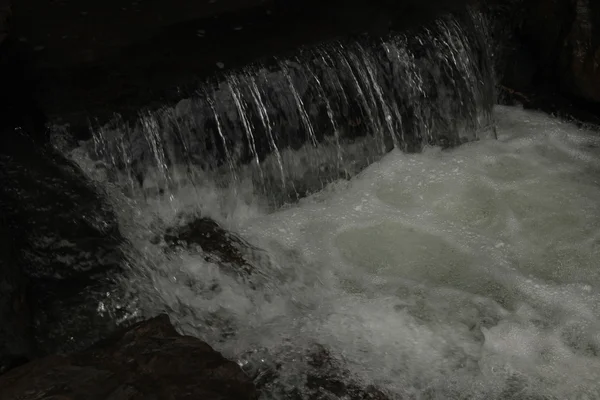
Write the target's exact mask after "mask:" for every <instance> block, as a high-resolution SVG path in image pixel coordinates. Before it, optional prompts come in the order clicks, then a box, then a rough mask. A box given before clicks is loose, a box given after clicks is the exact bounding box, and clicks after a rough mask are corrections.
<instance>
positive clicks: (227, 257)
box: [164, 217, 257, 275]
mask: <svg viewBox="0 0 600 400" xmlns="http://www.w3.org/2000/svg"><path fill="white" fill-rule="evenodd" d="M164 241H165V243H166V244H167V246H168V249H170V250H173V249H175V248H177V247H185V248H186V249H188V250H190V249H193V248H197V249H198V250H200V251H201V253H202V256H203V257H204V259H205V260H206V261H208V262H212V263H216V264H219V265H220V266H221V267H222V268H224V269H225V270H226V271H227V272H232V273H235V274H241V275H248V274H251V273H252V271H253V270H254V268H253V267H252V265H251V264H250V262H249V261H248V255H247V253H248V252H249V251H255V250H257V249H255V248H254V247H253V246H252V245H251V244H249V243H248V242H246V241H244V240H243V239H242V238H240V237H238V236H236V235H234V234H233V233H231V232H229V231H227V230H225V229H223V228H222V227H221V226H220V225H219V224H217V223H216V222H215V221H213V220H212V219H210V218H206V217H199V218H196V219H193V220H192V221H190V222H187V223H185V224H184V225H182V226H180V227H177V228H170V229H168V230H167V232H166V233H165V235H164Z"/></svg>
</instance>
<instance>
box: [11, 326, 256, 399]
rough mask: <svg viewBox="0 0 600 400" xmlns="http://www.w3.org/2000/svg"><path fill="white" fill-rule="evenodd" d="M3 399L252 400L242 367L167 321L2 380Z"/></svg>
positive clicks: (35, 364)
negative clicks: (176, 329)
mask: <svg viewBox="0 0 600 400" xmlns="http://www.w3.org/2000/svg"><path fill="white" fill-rule="evenodd" d="M0 393H2V398H3V399H4V398H6V399H21V400H34V399H41V398H48V399H49V398H53V399H65V400H67V399H89V400H101V399H119V400H138V399H139V400H142V399H144V400H146V399H165V400H167V399H168V400H183V399H203V400H213V399H214V400H216V399H219V400H227V399H231V400H244V399H248V400H250V399H256V398H257V391H256V389H255V387H254V385H253V383H252V381H251V380H250V378H248V377H247V376H246V375H245V374H244V373H243V372H242V370H241V369H240V367H239V366H238V365H237V364H236V363H234V362H232V361H229V360H227V359H225V358H224V357H223V356H222V355H221V354H219V353H218V352H216V351H215V350H213V349H212V348H211V347H210V346H209V345H208V344H206V343H204V342H202V341H201V340H199V339H196V338H193V337H189V336H181V335H179V334H178V333H177V332H176V331H175V329H174V328H173V327H172V325H171V324H170V322H169V319H168V317H166V316H160V317H157V318H154V319H151V320H149V321H145V322H142V323H139V324H137V325H134V326H133V327H131V328H130V329H127V330H125V331H122V332H120V333H118V334H115V335H114V336H111V337H110V338H108V339H106V340H104V341H102V342H100V343H98V344H96V345H95V346H93V347H92V348H90V349H88V350H85V351H82V352H79V353H75V354H72V355H69V356H61V355H57V356H50V357H47V358H43V359H39V360H36V361H33V362H31V363H28V364H26V365H23V366H21V367H19V368H16V369H13V370H12V371H10V372H8V373H7V374H5V375H3V376H0Z"/></svg>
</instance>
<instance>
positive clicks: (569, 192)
mask: <svg viewBox="0 0 600 400" xmlns="http://www.w3.org/2000/svg"><path fill="white" fill-rule="evenodd" d="M496 114H497V118H498V122H499V127H498V128H499V129H498V134H499V140H498V141H482V142H477V143H471V144H467V145H464V146H462V147H460V148H458V149H455V150H452V151H443V152H442V151H440V150H439V149H429V150H427V151H426V152H425V153H424V154H418V155H406V154H402V153H400V152H392V153H390V154H388V155H387V156H385V157H384V158H383V159H382V160H381V161H380V162H378V163H375V164H373V165H371V166H370V167H368V168H367V169H366V170H365V171H363V172H362V173H361V174H360V175H359V176H357V177H356V178H354V179H352V180H351V181H350V182H345V181H340V182H336V183H333V184H331V185H329V186H328V187H327V188H325V189H324V190H323V191H321V192H319V193H317V194H315V195H313V196H311V197H309V198H306V199H304V200H302V201H300V202H299V203H298V204H297V205H294V206H292V207H288V208H286V209H283V210H280V211H277V212H272V213H265V212H264V209H263V208H260V207H253V206H252V204H258V203H260V201H259V200H257V199H255V198H252V196H251V195H249V196H246V200H245V201H243V199H242V198H237V200H236V202H234V203H232V204H233V206H232V207H231V208H229V212H228V214H227V213H226V214H227V216H228V218H229V219H230V222H231V223H230V224H229V225H228V226H229V227H231V228H232V229H236V230H237V231H238V232H239V233H240V234H241V235H242V236H243V237H244V238H246V239H248V240H249V241H251V242H252V243H253V244H255V245H257V246H258V247H260V248H262V249H265V251H266V253H267V255H268V262H264V263H263V264H261V265H260V266H259V268H260V269H261V272H262V273H261V274H259V276H257V277H256V278H251V279H255V280H256V283H257V285H256V287H257V289H251V288H250V287H249V286H248V284H247V283H245V282H243V281H240V280H238V279H235V278H233V277H229V276H227V275H226V274H224V273H223V272H220V271H219V270H218V268H217V267H215V266H214V265H211V264H209V263H207V262H205V261H202V260H201V258H200V257H199V256H195V255H193V254H186V253H182V254H178V255H176V256H171V257H169V258H167V257H165V256H163V255H161V254H160V253H159V252H157V251H153V250H148V251H147V252H146V255H147V260H146V262H147V263H148V265H150V266H151V267H148V268H149V269H148V270H146V272H149V273H150V276H151V281H152V285H148V284H147V281H144V280H141V281H140V282H142V283H140V285H147V286H143V287H142V288H141V290H142V291H143V292H145V296H146V297H145V299H144V302H143V307H145V310H146V311H147V312H157V311H160V310H163V309H167V310H168V311H169V312H170V313H171V315H172V318H173V319H174V320H175V321H176V322H177V323H178V324H179V326H180V328H181V329H182V330H184V331H185V332H186V333H190V334H194V335H197V336H200V337H202V338H204V339H206V340H208V341H209V342H210V343H211V344H212V345H214V346H215V347H216V348H217V349H218V350H220V351H222V352H224V353H225V354H226V355H227V356H228V357H232V358H235V359H238V360H240V363H241V364H242V365H245V364H246V363H247V362H248V360H254V361H255V360H256V357H258V359H260V360H263V361H264V362H268V360H277V362H279V363H280V364H281V366H280V369H279V378H278V379H279V382H280V383H281V385H283V386H285V385H288V386H290V387H291V386H298V385H299V386H300V387H302V385H303V381H302V379H303V378H302V377H303V376H304V374H305V372H306V370H307V368H308V367H307V365H306V362H304V361H303V360H304V359H303V356H302V354H303V353H304V352H305V350H306V349H308V348H310V346H312V344H314V343H320V344H322V345H323V346H325V347H326V348H327V349H329V350H330V351H331V353H332V355H333V356H334V357H335V358H337V359H338V360H340V362H341V363H342V364H343V365H344V367H345V368H347V369H349V371H350V372H351V374H352V376H353V379H356V380H359V381H364V382H368V383H374V384H376V385H377V386H379V387H381V388H382V389H384V390H386V391H388V392H389V393H390V394H391V395H392V396H397V397H399V396H413V397H411V398H418V399H421V398H427V399H429V398H432V399H449V398H481V399H490V398H511V399H517V398H529V397H527V396H538V397H535V398H560V399H562V398H570V399H575V398H582V399H583V398H586V397H585V396H587V398H590V399H592V398H600V290H599V289H600V268H599V267H600V265H599V264H600V207H599V206H598V199H600V180H599V177H600V136H599V135H598V133H597V132H591V131H585V130H579V129H577V128H576V127H574V126H572V125H569V124H567V123H563V122H560V121H557V120H554V119H552V118H550V117H548V116H546V115H544V114H540V113H533V112H527V111H523V110H520V109H516V108H507V107H498V108H497V109H496ZM207 188H209V186H206V187H204V189H203V188H200V190H201V191H202V190H204V193H212V197H211V196H208V195H205V196H204V197H202V199H203V201H204V200H206V202H205V203H203V205H202V207H203V210H205V212H207V213H208V214H209V215H210V211H207V210H210V209H212V210H217V209H218V210H219V212H216V211H215V212H214V213H213V214H214V216H216V215H223V211H222V210H223V205H222V200H223V199H224V198H225V197H226V196H225V197H223V196H224V194H223V192H219V190H217V189H214V188H213V189H207ZM196 190H198V188H196ZM190 193H191V192H190ZM178 195H179V196H182V197H181V198H180V199H178V200H177V201H180V202H183V203H185V202H186V197H185V192H180V193H179V194H178ZM189 195H190V196H191V194H189ZM197 199H198V198H197V197H196V200H194V201H197ZM210 199H212V200H210ZM161 207H162V208H164V207H167V206H165V204H164V203H155V204H153V205H151V206H149V209H147V210H145V211H143V212H144V213H150V212H151V213H153V214H154V215H161V213H162V212H163V211H161ZM211 207H212V208H211ZM243 210H245V211H243ZM248 210H252V211H251V212H250V211H248ZM261 210H263V211H261ZM225 219H227V218H225ZM136 229H140V228H139V227H138V228H136ZM145 229H147V226H146V228H145ZM138 245H139V242H138ZM144 246H146V247H144V249H149V248H150V247H151V246H150V245H149V244H148V243H145V244H144ZM152 265H153V267H152ZM136 282H137V281H136ZM144 282H146V283H144ZM210 282H218V283H219V285H220V287H221V290H220V291H218V292H216V293H213V292H211V291H210V290H207V289H206V288H207V287H208V286H210V285H209V283H210ZM130 284H131V283H130ZM215 315H216V316H217V317H216V318H215ZM257 354H258V356H256V355H257ZM253 357H254V358H253ZM531 398H534V397H531Z"/></svg>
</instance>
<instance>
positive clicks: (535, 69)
mask: <svg viewBox="0 0 600 400" xmlns="http://www.w3.org/2000/svg"><path fill="white" fill-rule="evenodd" d="M504 3H511V7H509V10H508V14H507V15H513V16H514V18H513V21H512V22H511V25H513V26H512V32H504V33H505V34H507V35H508V37H507V38H505V39H507V40H508V41H507V43H506V46H507V47H508V48H509V50H508V51H507V52H506V54H503V56H505V57H506V60H504V61H505V65H503V69H502V70H501V71H499V72H500V73H501V74H502V84H503V85H504V86H505V87H508V88H509V89H510V90H512V91H514V92H518V93H527V94H528V95H527V97H530V98H534V99H535V100H533V101H525V103H530V104H536V106H533V108H541V109H543V110H545V111H550V112H551V110H552V109H561V110H566V111H563V113H567V114H573V113H577V111H575V112H569V111H568V110H569V109H572V110H583V111H584V112H586V113H588V114H591V115H593V116H596V117H597V116H600V3H598V2H595V1H585V0H521V1H505V2H504ZM515 21H516V22H515ZM502 94H506V93H505V92H504V93H502ZM556 97H558V98H559V99H558V100H555V98H556ZM559 103H560V105H558V104H559Z"/></svg>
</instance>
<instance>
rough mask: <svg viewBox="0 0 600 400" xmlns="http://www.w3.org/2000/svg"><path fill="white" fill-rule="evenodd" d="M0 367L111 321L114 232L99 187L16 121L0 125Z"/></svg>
mask: <svg viewBox="0 0 600 400" xmlns="http://www.w3.org/2000/svg"><path fill="white" fill-rule="evenodd" d="M0 209H1V210H2V214H1V218H0V235H1V236H0V243H2V244H1V247H0V250H1V251H0V269H1V271H0V287H1V288H2V290H0V370H2V369H5V368H7V367H8V366H10V365H11V364H12V363H13V361H11V360H14V359H15V358H16V359H19V358H22V357H29V358H30V357H35V356H39V355H46V354H49V353H53V352H56V351H69V350H72V349H77V348H80V347H81V346H87V345H89V344H91V343H93V342H94V341H96V340H98V338H100V337H104V336H105V335H106V334H107V333H110V332H111V331H112V330H113V329H114V327H115V321H114V320H113V317H112V316H111V315H108V313H106V314H105V315H101V314H100V313H99V312H98V308H99V306H100V305H101V304H100V302H101V301H102V302H103V303H102V305H103V307H104V308H106V309H107V310H106V311H108V309H110V308H111V301H112V300H111V298H110V297H111V293H112V292H114V291H115V290H116V286H115V284H114V282H113V278H114V277H116V274H118V272H119V271H120V268H121V263H122V261H123V258H122V254H121V250H120V246H121V244H122V238H121V236H120V234H119V232H118V229H117V225H116V222H115V221H116V220H115V218H114V216H113V214H112V211H111V210H110V209H109V207H108V204H106V203H105V202H104V201H103V200H102V195H101V193H100V192H99V191H98V190H97V189H96V188H95V187H93V186H92V185H91V184H90V183H89V182H88V181H87V180H86V179H85V177H84V175H83V173H82V172H81V171H80V170H79V169H78V168H77V167H76V166H74V165H73V164H72V163H70V162H69V161H68V160H66V159H65V158H64V157H62V156H61V155H60V154H58V153H57V152H56V151H55V150H53V149H52V148H51V147H50V146H48V145H46V144H43V143H40V142H38V141H35V140H33V139H31V138H30V137H29V136H28V135H27V134H26V132H25V131H24V130H23V129H22V128H19V127H17V128H14V129H9V128H4V129H2V130H0Z"/></svg>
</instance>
